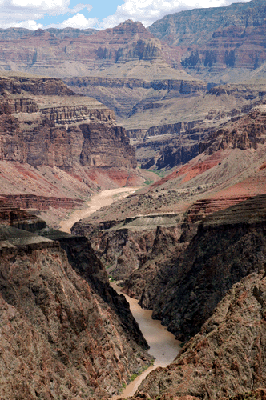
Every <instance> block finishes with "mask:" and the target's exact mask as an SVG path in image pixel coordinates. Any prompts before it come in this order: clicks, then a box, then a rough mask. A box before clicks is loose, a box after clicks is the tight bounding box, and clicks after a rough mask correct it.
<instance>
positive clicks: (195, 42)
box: [149, 0, 266, 82]
mask: <svg viewBox="0 0 266 400" xmlns="http://www.w3.org/2000/svg"><path fill="white" fill-rule="evenodd" d="M149 30H150V32H151V33H152V34H153V35H155V36H156V37H158V38H159V39H161V40H164V41H166V42H167V43H168V44H169V45H171V46H172V48H173V56H172V58H173V59H174V57H175V54H176V53H179V54H180V58H179V60H180V61H181V64H182V65H183V67H184V68H186V69H187V70H189V71H190V72H192V71H193V72H194V74H195V75H198V76H202V77H203V76H204V77H205V78H207V77H208V78H207V79H209V81H210V80H213V81H215V82H219V81H220V79H222V80H223V81H224V82H228V81H230V80H231V81H232V82H236V81H240V80H241V79H242V80H243V78H245V77H248V76H249V75H248V71H252V70H255V69H257V68H259V67H260V66H261V65H263V63H264V62H265V57H266V54H265V49H264V44H263V43H264V35H265V4H264V2H263V1H261V0H254V1H250V2H248V3H235V4H231V5H230V6H227V7H215V8H207V9H196V10H186V11H181V12H180V13H177V14H171V15H167V16H165V17H164V18H163V19H161V20H159V21H156V22H155V23H154V24H153V25H152V26H151V27H150V28H149ZM176 46H177V48H178V50H179V52H177V48H176ZM170 58H171V56H170ZM234 69H237V70H238V72H237V73H234V71H233V70H234ZM193 72H192V73H193Z"/></svg>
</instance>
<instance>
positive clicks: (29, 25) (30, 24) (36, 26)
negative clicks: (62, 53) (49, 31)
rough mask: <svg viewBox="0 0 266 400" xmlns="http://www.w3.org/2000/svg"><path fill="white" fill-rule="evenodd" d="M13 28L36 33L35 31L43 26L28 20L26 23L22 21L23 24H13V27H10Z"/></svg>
mask: <svg viewBox="0 0 266 400" xmlns="http://www.w3.org/2000/svg"><path fill="white" fill-rule="evenodd" d="M12 26H13V27H15V28H26V29H30V30H34V31H36V30H37V29H42V28H43V25H42V24H38V23H37V22H36V21H33V20H32V19H31V20H28V21H23V22H18V23H15V25H12Z"/></svg>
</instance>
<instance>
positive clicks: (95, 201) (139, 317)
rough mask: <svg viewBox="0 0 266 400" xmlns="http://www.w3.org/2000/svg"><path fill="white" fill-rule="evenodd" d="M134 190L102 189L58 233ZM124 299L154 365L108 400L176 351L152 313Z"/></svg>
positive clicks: (135, 386) (169, 359) (175, 344)
mask: <svg viewBox="0 0 266 400" xmlns="http://www.w3.org/2000/svg"><path fill="white" fill-rule="evenodd" d="M138 189H139V187H137V188H131V187H123V188H118V189H112V190H103V191H102V192H100V193H99V194H97V195H95V196H92V197H91V199H90V201H89V202H88V203H87V206H88V208H87V209H83V210H76V211H74V212H73V213H72V214H71V215H70V217H69V218H68V219H67V220H64V221H62V222H61V223H60V227H61V230H62V231H64V232H67V233H70V228H71V227H72V226H73V225H74V223H75V222H77V221H79V220H80V219H82V218H86V217H88V216H89V215H91V214H93V213H94V212H95V211H97V210H99V209H100V208H101V207H104V206H108V205H110V204H112V203H113V202H114V201H117V200H120V199H122V198H125V197H127V196H128V195H130V194H132V193H134V192H135V191H136V190H138ZM112 287H113V288H114V289H115V290H116V291H117V292H118V293H121V288H120V287H119V286H117V285H116V284H115V283H112ZM124 296H125V297H126V299H127V301H128V302H129V304H130V309H131V312H132V314H133V316H134V317H135V319H136V321H137V322H138V324H139V327H140V330H141V331H142V333H143V336H144V337H145V339H146V340H147V342H148V345H149V346H150V349H149V353H150V354H151V355H152V356H153V357H154V358H155V362H154V365H153V366H151V367H149V368H148V369H147V370H146V371H144V372H143V373H142V374H141V375H139V376H138V377H137V378H136V379H135V380H134V381H133V382H131V383H130V384H129V385H128V386H127V387H126V388H125V389H124V390H123V392H122V393H121V394H119V395H117V396H113V397H112V400H117V399H119V398H128V397H130V396H133V395H134V393H135V392H136V390H137V389H138V387H139V385H140V384H141V382H142V381H143V379H144V378H146V376H147V375H148V374H149V373H150V372H151V371H152V370H154V369H156V368H157V367H166V366H167V365H169V364H170V363H171V362H172V361H173V360H174V359H175V357H176V356H177V354H178V353H179V351H180V347H179V342H178V341H177V340H175V337H174V335H173V334H172V333H170V332H168V331H167V329H166V327H164V326H162V325H161V323H160V321H157V320H154V319H152V318H151V314H152V311H149V310H143V309H142V308H141V307H140V306H139V305H138V300H136V299H132V298H130V297H128V296H126V295H124Z"/></svg>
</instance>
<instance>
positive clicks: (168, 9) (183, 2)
mask: <svg viewBox="0 0 266 400" xmlns="http://www.w3.org/2000/svg"><path fill="white" fill-rule="evenodd" d="M241 1H242V2H247V1H250V0H241ZM232 3H233V1H232V0H168V1H167V0H124V4H123V5H121V6H118V7H117V10H116V12H115V14H113V15H110V16H108V17H107V18H104V19H103V22H102V23H101V24H100V25H99V28H100V29H106V28H112V27H114V26H115V25H118V24H119V23H120V22H123V21H125V20H127V19H132V20H133V21H140V22H142V23H143V24H144V25H145V26H149V25H151V24H152V23H153V22H155V21H156V20H158V19H160V18H162V17H164V16H165V15H167V14H172V13H176V12H179V11H182V10H187V9H193V8H208V7H219V6H225V5H229V4H232Z"/></svg>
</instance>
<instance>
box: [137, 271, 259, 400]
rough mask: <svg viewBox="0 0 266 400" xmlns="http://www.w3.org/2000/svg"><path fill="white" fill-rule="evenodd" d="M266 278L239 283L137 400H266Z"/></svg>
mask: <svg viewBox="0 0 266 400" xmlns="http://www.w3.org/2000/svg"><path fill="white" fill-rule="evenodd" d="M264 316H265V277H264V273H262V274H256V273H253V274H250V275H248V276H247V277H245V278H244V279H243V280H241V281H240V282H239V283H236V284H235V285H234V286H233V287H232V289H231V290H229V292H228V293H227V294H226V296H225V297H224V299H223V300H222V301H221V302H220V303H219V305H218V307H217V308H216V310H215V311H214V313H213V315H212V316H211V317H210V318H209V319H208V320H207V321H206V322H205V324H204V325H203V326H202V328H201V331H200V333H198V334H197V335H196V336H195V337H194V338H193V339H191V340H190V341H189V342H188V343H187V344H186V345H185V346H184V348H183V350H182V352H181V354H180V355H179V356H178V357H177V358H176V359H175V361H174V362H173V363H172V364H171V365H170V366H169V367H167V368H161V369H160V370H157V371H153V372H152V373H151V374H150V375H149V377H148V378H146V380H145V381H144V382H143V383H142V384H141V387H140V388H139V391H138V393H137V394H136V395H135V396H134V397H133V399H147V400H148V399H149V400H151V399H160V400H167V399H175V400H178V399H184V398H193V399H207V398H221V399H229V398H239V399H243V398H253V399H255V398H264V396H265V389H264V382H265V375H264V374H265V373H264V371H265V366H264V351H265V343H264V330H265V318H264Z"/></svg>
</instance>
